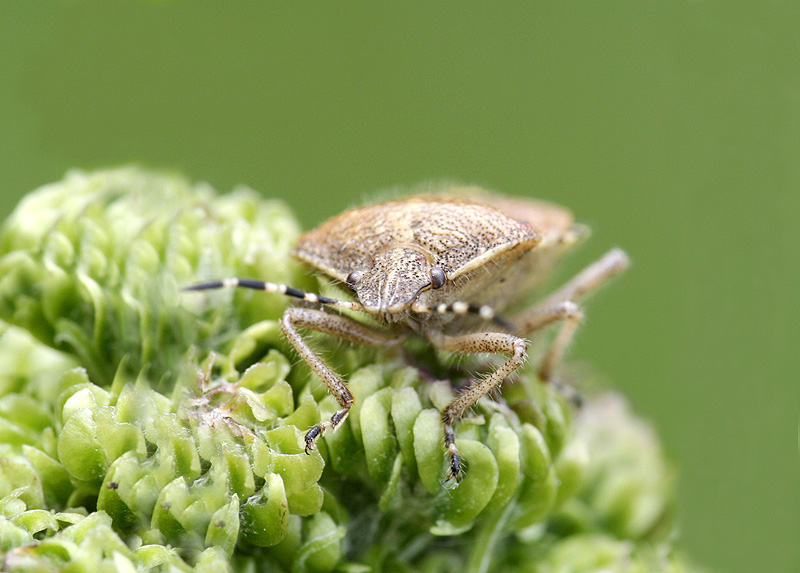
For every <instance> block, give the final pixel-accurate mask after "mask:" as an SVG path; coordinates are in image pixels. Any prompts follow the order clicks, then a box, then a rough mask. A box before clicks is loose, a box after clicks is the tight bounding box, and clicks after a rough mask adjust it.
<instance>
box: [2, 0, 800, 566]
mask: <svg viewBox="0 0 800 573" xmlns="http://www.w3.org/2000/svg"><path fill="white" fill-rule="evenodd" d="M796 6H797V3H795V2H790V1H781V0H774V1H771V2H766V1H764V2H720V1H715V2H711V1H673V2H662V3H655V2H642V1H641V0H630V1H619V2H582V3H570V4H569V5H566V4H562V3H560V2H551V3H546V2H539V1H535V2H534V1H532V2H515V3H503V4H492V5H491V6H490V5H489V4H488V3H477V2H476V3H452V2H448V3H440V4H437V5H431V4H429V3H422V2H420V3H402V5H401V4H400V3H396V4H391V5H390V4H388V3H387V4H381V5H380V6H377V5H375V4H372V3H326V4H317V3H302V4H291V5H290V4H288V3H280V4H279V3H265V2H226V3H222V2H177V1H176V2H143V1H139V2H134V1H116V2H113V3H110V2H84V1H71V2H48V3H38V2H36V3H35V2H26V3H23V2H2V3H0V213H1V214H2V215H3V216H5V215H6V214H7V213H8V212H10V210H11V209H12V208H13V206H14V205H15V203H16V202H17V200H18V199H19V197H21V196H22V195H23V194H24V193H25V192H27V191H29V190H31V189H33V188H35V187H38V186H40V185H41V184H44V183H46V182H49V181H54V180H58V179H60V178H61V177H62V176H63V174H64V172H65V171H66V170H67V169H69V168H72V167H81V168H95V167H105V166H113V165H119V164H125V163H138V164H141V165H145V166H151V167H157V168H168V169H173V170H177V171H180V172H183V173H185V174H186V175H188V176H189V177H190V178H191V179H195V180H200V179H201V180H206V181H208V182H210V183H211V184H212V185H214V186H215V187H216V188H217V189H219V190H229V189H231V188H232V187H234V186H235V185H237V184H240V183H244V184H247V185H249V186H251V187H253V188H255V189H257V190H259V191H260V192H262V193H264V194H265V195H269V196H275V197H282V198H284V199H285V200H286V201H287V202H289V203H290V204H291V205H292V206H293V208H294V209H295V211H296V212H297V215H298V217H299V219H300V220H301V222H302V223H303V225H304V226H306V227H307V228H308V227H310V226H312V225H314V224H316V223H318V222H320V221H322V220H323V219H324V218H326V217H328V216H330V215H333V214H335V213H337V212H339V211H341V210H342V209H343V208H345V207H347V206H350V205H353V204H357V203H359V202H361V201H362V200H363V199H364V198H366V197H370V196H371V195H374V194H375V192H376V191H379V190H381V189H385V188H389V187H394V186H396V185H398V184H400V185H408V184H414V183H417V182H420V181H425V180H431V179H440V178H452V179H455V180H459V181H463V182H470V183H479V184H483V185H486V186H488V187H491V188H494V189H498V190H501V191H503V192H505V193H509V194H516V195H527V196H535V197H541V198H547V199H550V200H553V201H556V202H558V203H561V204H564V205H568V206H569V207H571V208H572V209H573V210H574V211H575V213H576V214H577V216H578V218H579V219H580V220H582V221H585V222H587V223H588V224H590V225H591V226H592V227H593V229H594V236H593V237H592V239H591V241H589V242H588V243H587V244H586V245H584V247H583V248H582V249H581V251H580V252H579V253H578V254H576V255H575V256H574V257H573V258H572V259H571V260H570V261H569V263H568V265H567V269H566V270H565V275H566V274H567V273H569V272H572V271H575V270H577V269H578V268H580V267H581V266H582V265H585V264H587V263H588V262H590V261H591V260H592V259H594V258H596V257H598V256H599V255H601V254H602V253H603V252H604V251H605V250H607V249H608V248H610V247H611V246H617V245H619V246H623V247H624V248H625V249H626V250H628V252H629V253H630V255H631V256H632V258H633V261H634V265H633V267H632V268H631V270H630V271H629V273H628V274H627V275H626V276H625V277H624V278H621V279H619V280H617V281H615V283H614V284H613V285H612V286H611V287H610V288H608V289H605V290H604V291H603V292H602V293H600V294H599V295H598V296H597V297H596V298H594V299H593V300H592V301H590V303H589V305H588V320H587V323H586V325H585V326H584V328H583V329H582V331H581V332H580V334H579V336H578V340H577V343H576V344H575V346H574V347H573V348H572V351H571V357H572V358H573V359H574V360H580V361H585V362H587V363H590V364H592V367H593V369H594V370H596V371H597V372H598V373H600V374H599V376H600V377H602V379H603V380H604V383H605V384H607V385H610V386H614V387H617V388H620V389H622V390H623V391H624V392H625V393H626V394H627V395H628V396H629V397H630V400H631V402H632V403H633V405H634V408H635V409H636V410H637V411H638V412H639V413H641V414H642V415H644V416H646V417H647V418H649V419H651V420H652V421H653V423H654V425H655V426H656V428H657V430H658V432H659V434H660V436H661V437H662V439H663V442H664V445H665V448H666V450H667V452H668V453H669V455H670V457H671V458H672V459H673V460H674V462H675V465H676V467H677V468H678V471H679V476H680V481H679V496H680V501H679V512H680V521H681V524H682V528H681V529H682V531H681V535H682V539H683V545H684V546H685V548H686V549H687V550H688V551H689V552H690V554H691V555H693V556H694V558H695V559H696V560H697V561H699V562H700V563H702V564H705V565H707V566H709V567H710V568H712V569H715V570H719V571H730V572H751V571H798V570H800V558H799V556H800V479H799V478H800V464H799V463H798V411H799V408H798V406H799V405H800V376H799V375H798V374H799V372H798V371H799V370H800V368H798V365H800V359H799V358H798V354H800V353H799V352H798V343H800V325H799V324H800V321H799V320H798V319H799V318H800V313H799V312H798V310H799V305H798V301H797V298H798V293H800V288H799V287H800V263H799V262H798V260H799V259H800V256H798V247H800V241H798V236H799V235H800V230H798V224H800V216H799V215H800V56H799V55H800V40H799V39H798V38H800V34H798V30H800V10H798V9H797V8H796Z"/></svg>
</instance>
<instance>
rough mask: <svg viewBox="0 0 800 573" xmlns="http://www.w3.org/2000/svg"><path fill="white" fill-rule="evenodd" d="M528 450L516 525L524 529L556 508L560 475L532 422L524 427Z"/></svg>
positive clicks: (515, 519) (523, 436)
mask: <svg viewBox="0 0 800 573" xmlns="http://www.w3.org/2000/svg"><path fill="white" fill-rule="evenodd" d="M521 442H522V448H523V450H524V452H525V456H524V463H523V466H522V471H523V474H524V476H525V479H524V480H523V483H522V486H521V489H520V495H519V499H518V506H517V508H516V510H515V512H514V513H515V518H514V521H513V522H512V523H513V527H514V528H515V529H524V528H526V527H530V526H531V525H533V524H535V523H537V522H538V521H540V520H542V519H543V518H544V517H545V516H546V515H547V513H548V512H549V511H550V509H551V508H552V507H553V504H554V503H555V498H556V492H557V488H558V478H557V477H556V474H555V471H554V469H553V466H552V464H551V461H550V451H549V450H548V448H547V444H546V443H545V439H544V437H543V436H542V434H541V432H539V430H538V429H537V428H535V427H534V426H532V425H530V424H525V425H524V426H523V428H522V441H521Z"/></svg>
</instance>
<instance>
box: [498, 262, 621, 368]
mask: <svg viewBox="0 0 800 573" xmlns="http://www.w3.org/2000/svg"><path fill="white" fill-rule="evenodd" d="M628 265H629V261H628V256H627V255H626V254H625V252H624V251H622V250H620V249H613V250H611V251H609V252H608V253H606V254H605V255H604V256H603V257H602V258H601V259H600V260H598V261H596V262H595V263H592V264H591V265H589V266H588V267H586V268H585V269H584V270H583V271H581V272H580V273H578V275H576V276H575V277H574V278H573V279H572V280H571V281H569V282H568V283H567V284H565V285H564V286H563V287H561V288H560V289H558V290H557V291H556V292H554V293H553V294H551V295H550V296H549V297H547V298H546V299H545V300H543V301H541V302H540V303H538V304H537V305H536V306H534V307H533V308H532V309H530V310H527V311H524V312H523V313H521V314H519V315H517V316H515V317H513V318H512V319H511V323H512V324H513V326H514V331H515V332H519V333H522V334H530V333H532V332H536V331H537V330H541V329H542V328H545V327H546V326H549V325H550V324H553V323H554V322H560V321H563V323H564V324H563V326H562V327H561V330H560V331H559V332H558V334H557V335H556V339H555V341H554V342H553V344H552V346H551V347H550V350H549V351H548V353H547V355H546V356H545V358H544V360H543V361H542V363H541V365H540V366H539V377H540V378H541V379H542V380H544V381H548V380H550V379H551V378H552V376H553V372H554V370H555V368H556V366H557V365H558V363H559V361H560V360H561V357H562V356H563V355H564V351H565V350H566V349H567V347H568V346H569V343H570V341H571V340H572V336H573V335H574V334H575V330H576V329H577V328H578V324H580V321H581V319H582V318H583V311H582V310H581V308H580V307H579V306H578V305H577V304H576V302H575V301H577V300H580V299H581V298H583V297H585V296H586V295H588V294H590V293H591V292H592V291H594V290H596V289H597V288H599V287H600V286H601V285H603V284H604V283H605V282H607V281H608V280H609V279H610V278H611V277H613V276H615V275H617V274H619V273H621V272H622V271H624V270H625V269H626V268H628Z"/></svg>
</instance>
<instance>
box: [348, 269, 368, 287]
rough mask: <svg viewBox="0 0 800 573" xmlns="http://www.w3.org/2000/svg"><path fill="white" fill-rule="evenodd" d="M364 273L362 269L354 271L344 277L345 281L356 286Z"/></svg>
mask: <svg viewBox="0 0 800 573" xmlns="http://www.w3.org/2000/svg"><path fill="white" fill-rule="evenodd" d="M362 274H363V273H362V272H361V271H353V272H352V273H350V274H349V275H347V278H346V279H344V282H346V283H347V284H348V285H349V286H351V287H353V286H356V285H357V284H358V282H359V281H360V280H361V275H362Z"/></svg>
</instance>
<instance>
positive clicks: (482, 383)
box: [427, 331, 528, 481]
mask: <svg viewBox="0 0 800 573" xmlns="http://www.w3.org/2000/svg"><path fill="white" fill-rule="evenodd" d="M427 336H428V339H429V340H430V341H431V342H432V343H433V344H434V345H436V346H437V347H439V348H442V349H444V350H449V351H451V352H462V353H474V352H490V353H495V354H511V358H509V359H508V360H507V361H506V362H505V363H504V364H502V365H501V366H500V367H499V368H497V370H495V371H494V372H492V373H491V374H490V375H489V376H487V377H486V378H483V379H480V380H477V381H476V382H474V383H473V384H472V385H471V386H470V387H469V388H467V389H466V390H465V391H464V392H462V393H461V394H459V396H458V397H457V398H456V399H455V400H453V401H452V402H450V404H449V405H448V406H447V407H446V408H445V409H444V410H442V424H443V425H444V445H445V448H446V449H447V452H448V454H449V456H450V469H449V471H448V474H447V480H448V481H450V480H456V481H458V480H459V478H460V475H461V458H460V457H459V455H458V450H457V449H456V444H455V439H456V438H455V433H454V431H453V424H455V422H456V421H457V420H458V419H459V418H460V417H461V415H462V414H463V413H464V412H465V411H466V410H468V409H470V408H472V406H474V405H475V404H476V403H477V402H478V400H480V399H481V398H482V397H484V396H485V395H486V394H488V393H489V392H491V391H492V390H494V389H495V388H497V386H499V385H500V383H501V382H502V381H503V380H504V379H506V378H507V377H508V376H509V375H511V373H512V372H514V370H516V369H517V368H519V367H520V366H522V364H523V363H524V362H525V359H526V358H527V356H528V348H527V343H526V342H525V340H524V339H522V338H519V337H518V336H514V335H513V334H507V333H504V332H477V333H474V334H465V335H462V336H448V335H446V334H442V333H441V332H438V331H434V332H429V333H428V334H427Z"/></svg>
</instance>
